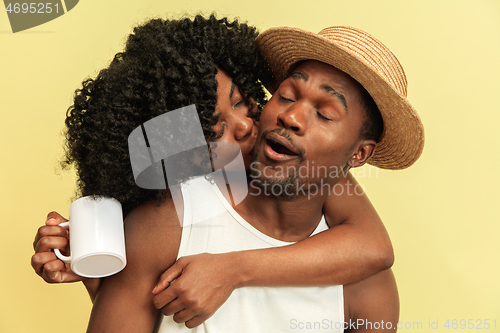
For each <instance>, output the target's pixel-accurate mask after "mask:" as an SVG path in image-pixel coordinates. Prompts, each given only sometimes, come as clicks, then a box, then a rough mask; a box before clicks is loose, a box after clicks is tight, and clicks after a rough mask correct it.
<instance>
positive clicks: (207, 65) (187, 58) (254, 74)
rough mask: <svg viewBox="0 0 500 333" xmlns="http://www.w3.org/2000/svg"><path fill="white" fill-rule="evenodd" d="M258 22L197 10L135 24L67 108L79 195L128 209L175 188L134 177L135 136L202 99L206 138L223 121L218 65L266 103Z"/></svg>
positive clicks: (68, 151)
mask: <svg viewBox="0 0 500 333" xmlns="http://www.w3.org/2000/svg"><path fill="white" fill-rule="evenodd" d="M257 35H258V33H257V31H256V29H255V28H254V27H252V26H249V25H247V24H245V23H239V22H238V20H234V21H229V20H228V19H227V18H222V19H217V18H216V17H215V15H213V14H212V15H211V16H210V17H208V18H205V17H203V16H200V15H198V16H196V17H194V18H193V19H189V18H185V19H179V20H163V19H153V20H150V21H148V22H147V23H145V24H144V25H141V26H138V27H136V28H134V31H133V33H132V34H131V35H129V37H128V39H127V42H126V46H125V49H124V51H123V52H120V53H118V54H116V55H115V57H114V59H113V60H112V61H111V63H110V65H109V67H107V68H105V69H103V70H101V71H100V72H99V74H98V75H97V77H96V78H94V79H87V80H85V81H83V83H82V88H81V89H78V90H76V92H75V96H74V104H73V105H72V106H71V107H70V108H69V109H68V111H67V114H66V132H65V139H66V142H65V156H64V160H63V161H62V162H61V164H62V166H63V168H68V167H70V166H71V165H74V166H75V168H76V174H77V195H78V196H87V195H98V196H108V197H114V198H115V199H117V200H118V201H120V202H121V204H122V208H123V212H124V214H127V213H128V212H129V211H130V210H131V209H133V208H134V207H136V206H138V205H140V204H142V203H144V202H146V201H149V200H156V201H157V202H159V201H161V200H162V199H164V198H166V197H167V196H168V191H163V190H146V189H142V188H140V187H138V186H137V185H136V184H135V181H134V177H133V173H132V168H131V163H130V157H129V151H128V141H127V140H128V136H129V134H130V133H131V132H132V130H134V129H135V128H136V127H138V126H140V125H141V124H142V123H144V122H145V121H147V120H150V119H152V118H154V117H156V116H158V115H160V114H162V113H165V112H167V111H171V110H175V109H177V108H180V107H184V106H187V105H191V104H195V105H196V109H197V111H198V115H199V118H200V121H201V124H202V129H203V132H204V134H205V137H206V138H207V140H209V139H211V138H213V137H214V136H215V133H214V131H213V130H212V126H214V125H215V124H216V123H217V118H218V116H217V114H216V112H215V106H216V103H217V81H216V78H215V75H216V74H217V67H218V68H220V69H222V70H224V71H225V72H226V73H227V74H228V75H229V76H230V77H232V79H233V81H234V82H235V84H236V85H238V87H239V88H240V91H241V92H242V94H244V95H247V97H252V98H253V99H254V100H255V102H256V104H257V106H258V109H259V110H260V109H261V108H262V106H263V105H264V104H265V93H264V90H263V88H262V85H261V84H260V81H259V78H261V77H263V75H267V74H265V73H267V72H266V71H267V70H266V66H265V65H264V62H263V61H262V59H261V57H260V55H259V53H258V52H257V50H256V48H255V46H254V40H255V38H256V37H257Z"/></svg>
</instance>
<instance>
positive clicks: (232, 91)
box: [229, 81, 236, 99]
mask: <svg viewBox="0 0 500 333" xmlns="http://www.w3.org/2000/svg"><path fill="white" fill-rule="evenodd" d="M234 87H236V85H235V84H234V81H231V92H230V93H229V98H230V99H231V98H232V97H233V93H234Z"/></svg>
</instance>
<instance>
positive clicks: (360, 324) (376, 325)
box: [344, 269, 399, 332]
mask: <svg viewBox="0 0 500 333" xmlns="http://www.w3.org/2000/svg"><path fill="white" fill-rule="evenodd" d="M344 304H345V309H344V310H345V311H344V312H345V321H346V323H347V324H346V327H349V328H351V329H352V328H356V329H357V330H359V331H362V332H372V331H373V332H390V331H394V329H395V328H396V326H397V322H398V319H399V296H398V290H397V286H396V280H395V278H394V274H393V273H392V270H390V269H388V270H385V271H382V272H379V273H377V274H375V275H372V276H370V277H369V278H367V279H365V280H362V281H359V282H356V283H352V284H348V285H345V286H344ZM349 323H351V324H353V325H354V323H356V324H355V325H354V326H356V327H353V325H349ZM349 331H350V329H347V330H346V331H345V332H349Z"/></svg>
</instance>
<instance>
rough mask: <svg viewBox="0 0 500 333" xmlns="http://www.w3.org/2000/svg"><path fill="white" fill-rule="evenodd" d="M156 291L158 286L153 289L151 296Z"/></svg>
mask: <svg viewBox="0 0 500 333" xmlns="http://www.w3.org/2000/svg"><path fill="white" fill-rule="evenodd" d="M156 289H158V286H155V287H154V289H153V294H155V293H156Z"/></svg>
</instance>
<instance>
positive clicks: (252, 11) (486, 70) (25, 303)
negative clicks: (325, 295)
mask: <svg viewBox="0 0 500 333" xmlns="http://www.w3.org/2000/svg"><path fill="white" fill-rule="evenodd" d="M174 2H176V3H178V4H174ZM198 11H202V12H204V13H210V12H212V11H216V12H218V13H219V14H221V15H228V16H230V17H234V16H239V17H240V18H241V19H243V20H247V21H248V22H249V23H251V24H254V25H256V26H257V27H258V28H259V29H260V30H261V31H263V30H264V29H266V28H269V27H272V26H280V25H287V26H296V27H300V28H304V29H308V30H311V31H319V30H320V29H322V28H324V27H326V26H330V25H351V26H355V27H358V28H361V29H363V30H366V31H368V32H369V33H371V34H373V35H374V36H375V37H377V38H378V39H380V40H381V41H382V42H384V43H385V44H386V45H387V46H388V47H389V48H390V49H391V50H392V51H393V52H394V53H395V54H396V56H397V57H398V58H399V60H400V61H401V63H402V65H403V67H404V68H405V71H406V74H407V77H408V82H409V87H408V91H409V99H410V101H411V102H412V103H413V105H414V106H415V108H416V109H417V110H418V112H419V113H420V115H421V118H422V120H423V123H424V125H425V130H426V146H425V149H424V153H423V155H422V157H421V159H420V160H419V161H418V162H417V163H416V164H415V165H414V166H413V167H411V168H410V169H408V170H404V171H397V172H389V171H380V170H379V171H377V170H376V169H370V170H368V169H366V170H365V171H367V172H366V173H365V174H362V173H360V174H358V177H359V180H360V182H362V183H363V184H364V185H365V187H366V190H367V192H368V194H369V196H370V198H371V200H372V202H373V203H374V205H375V206H376V208H377V209H378V211H379V213H380V215H381V216H382V218H383V220H384V222H385V224H386V226H387V229H388V230H389V233H390V235H391V238H392V241H393V244H394V248H395V252H396V262H395V265H394V271H395V273H396V277H397V281H398V285H399V291H400V297H401V318H400V320H401V322H403V323H407V322H410V323H413V322H421V323H422V328H421V329H417V328H415V329H413V330H410V329H401V330H400V331H401V332H403V331H415V332H417V331H432V332H436V331H442V332H449V331H455V330H451V329H446V328H444V327H443V325H444V323H445V321H446V320H447V319H450V320H453V319H458V320H460V319H474V320H476V319H483V320H484V319H490V321H492V320H494V319H496V321H497V323H496V325H497V330H496V331H499V332H500V284H499V281H500V258H499V252H500V251H499V249H500V246H499V241H498V239H499V238H500V218H499V215H500V214H499V213H498V206H499V203H500V200H499V199H500V196H499V194H498V192H497V191H498V188H499V186H500V177H499V175H498V172H499V170H500V157H499V153H500V149H499V144H498V140H499V139H500V135H499V134H498V131H499V124H500V97H499V96H500V93H499V90H500V61H499V59H500V1H497V0H491V1H487V0H479V1H464V0H461V1H457V0H454V1H451V0H450V1H435V0H425V1H422V0H420V1H416V0H407V1H400V0H384V1H382V0H381V1H374V0H351V1H336V0H328V1H318V0H307V1H303V2H301V1H281V0H278V1H268V0H265V1H264V0H256V1H246V2H240V1H234V0H233V1H225V0H200V1H190V0H187V1H184V3H182V4H181V1H160V0H150V1H138V0H134V1H97V0H82V1H80V3H79V4H78V5H77V6H76V7H75V8H74V9H73V10H72V11H70V12H68V13H67V14H65V15H64V16H62V17H60V18H58V19H56V20H54V21H51V22H48V23H46V24H44V25H41V26H38V27H35V28H33V29H30V30H28V31H25V32H20V33H16V34H12V32H11V30H10V26H9V23H8V19H7V14H6V12H4V11H3V10H2V12H1V13H0V151H1V154H0V168H1V172H0V212H1V219H2V221H1V223H2V227H1V231H0V332H8V333H10V332H80V331H84V330H85V327H86V322H87V320H88V316H89V313H90V308H91V303H90V301H89V299H88V296H87V295H86V292H85V289H84V288H83V286H81V285H80V284H72V285H48V284H46V283H45V282H44V281H43V280H42V279H40V278H39V277H38V276H37V275H36V274H35V273H34V272H33V270H32V268H31V266H30V257H31V255H32V253H33V248H32V240H33V237H34V235H35V232H36V230H37V228H38V227H39V226H41V225H42V224H43V223H44V221H45V216H46V214H47V213H48V212H49V211H50V210H57V211H59V212H61V213H63V215H65V216H67V211H68V206H69V204H70V199H71V197H72V195H73V191H74V174H73V172H59V171H58V164H57V160H58V158H60V156H61V153H62V150H61V148H60V147H61V144H62V137H61V131H62V128H63V121H64V117H65V111H66V109H67V108H68V106H69V105H70V104H71V97H72V94H73V91H74V90H75V89H76V88H78V87H79V85H80V83H81V81H82V80H83V79H84V78H86V77H88V76H94V75H95V74H96V73H97V71H98V70H99V69H100V68H102V67H105V66H107V64H108V63H109V61H110V60H111V58H112V56H113V55H114V54H115V53H116V52H118V51H120V50H121V49H122V47H123V42H124V41H125V38H126V36H127V34H128V33H130V32H131V27H132V26H134V25H137V24H139V23H141V22H143V21H144V20H145V19H146V18H150V17H153V16H161V17H165V16H166V15H169V16H174V17H178V16H179V15H180V14H183V13H191V14H192V13H196V12H198ZM368 171H371V175H370V174H369V173H368ZM436 320H439V322H438V325H439V330H430V329H429V328H428V325H429V322H433V323H435V322H436ZM450 324H451V322H450ZM410 326H412V325H410ZM458 331H464V330H458ZM493 331H495V330H493V329H490V330H486V331H484V330H483V332H493Z"/></svg>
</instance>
